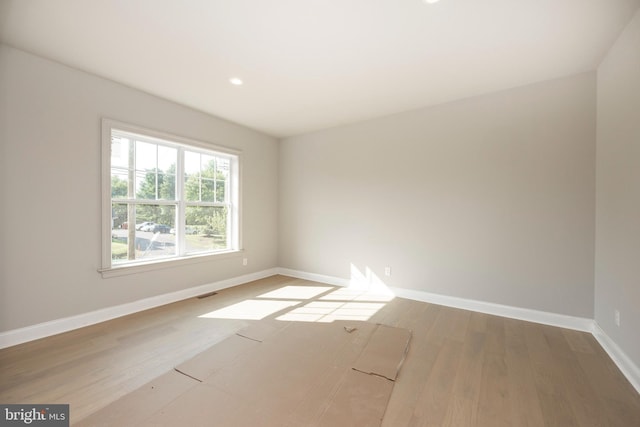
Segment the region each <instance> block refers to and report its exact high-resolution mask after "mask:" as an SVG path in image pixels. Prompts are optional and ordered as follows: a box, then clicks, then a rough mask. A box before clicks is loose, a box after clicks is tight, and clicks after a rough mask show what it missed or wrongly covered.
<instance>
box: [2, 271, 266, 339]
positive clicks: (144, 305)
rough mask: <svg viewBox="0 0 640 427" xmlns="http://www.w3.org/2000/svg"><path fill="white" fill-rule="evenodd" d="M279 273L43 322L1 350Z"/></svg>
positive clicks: (17, 332) (12, 334)
mask: <svg viewBox="0 0 640 427" xmlns="http://www.w3.org/2000/svg"><path fill="white" fill-rule="evenodd" d="M275 274H278V269H277V268H271V269H268V270H262V271H258V272H256V273H250V274H245V275H243V276H238V277H232V278H230V279H225V280H220V281H218V282H213V283H207V284H206V285H201V286H196V287H193V288H188V289H183V290H180V291H176V292H171V293H168V294H163V295H157V296H154V297H149V298H145V299H141V300H138V301H133V302H130V303H126V304H122V305H117V306H114V307H107V308H103V309H100V310H96V311H91V312H89V313H83V314H79V315H76V316H71V317H66V318H63V319H56V320H52V321H50V322H44V323H39V324H37V325H33V326H27V327H24V328H20V329H14V330H11V331H6V332H1V333H0V349H1V348H6V347H11V346H14V345H17V344H22V343H25V342H27V341H33V340H37V339H40V338H44V337H48V336H51V335H56V334H60V333H62V332H67V331H71V330H73V329H78V328H81V327H83V326H88V325H93V324H96V323H100V322H104V321H106V320H111V319H115V318H116V317H121V316H126V315H127V314H132V313H137V312H139V311H142V310H148V309H150V308H154V307H158V306H161V305H165V304H170V303H172V302H176V301H181V300H183V299H187V298H192V297H195V296H198V295H202V294H206V293H208V292H214V291H219V290H221V289H225V288H230V287H232V286H237V285H241V284H243V283H248V282H251V281H254V280H259V279H264V278H265V277H269V276H273V275H275Z"/></svg>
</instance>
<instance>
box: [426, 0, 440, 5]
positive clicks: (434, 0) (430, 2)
mask: <svg viewBox="0 0 640 427" xmlns="http://www.w3.org/2000/svg"><path fill="white" fill-rule="evenodd" d="M439 1H440V0H424V2H425V3H427V4H434V3H438V2H439Z"/></svg>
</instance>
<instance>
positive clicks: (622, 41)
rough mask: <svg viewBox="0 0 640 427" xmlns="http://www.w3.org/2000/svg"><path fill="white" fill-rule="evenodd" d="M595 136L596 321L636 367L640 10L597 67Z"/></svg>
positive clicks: (639, 344) (639, 346) (639, 354)
mask: <svg viewBox="0 0 640 427" xmlns="http://www.w3.org/2000/svg"><path fill="white" fill-rule="evenodd" d="M597 135H598V136H597V141H598V143H597V147H598V148H597V150H598V151H597V153H598V156H597V159H598V162H597V193H596V199H597V210H596V288H595V289H596V312H595V319H596V321H597V322H598V324H599V325H600V326H601V327H602V329H604V331H605V332H606V333H607V335H609V337H611V338H612V339H613V340H614V341H615V342H616V343H617V344H618V345H619V346H620V347H621V348H622V350H624V352H625V353H626V354H627V356H629V357H630V358H631V360H632V361H633V362H634V363H635V364H636V366H640V338H639V337H640V332H638V326H640V10H639V11H638V12H636V14H635V16H634V18H633V20H632V21H631V23H630V24H629V25H628V26H627V28H626V29H625V30H624V32H623V33H622V34H621V36H620V38H619V39H618V41H617V42H616V43H615V44H614V46H613V47H612V48H611V50H610V51H609V53H608V54H607V56H606V57H605V59H604V61H603V62H602V64H601V65H600V67H599V68H598V132H597ZM616 309H617V310H619V311H620V314H621V316H620V327H617V326H616V325H615V323H614V314H613V313H614V310H616Z"/></svg>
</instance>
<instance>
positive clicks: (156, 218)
mask: <svg viewBox="0 0 640 427" xmlns="http://www.w3.org/2000/svg"><path fill="white" fill-rule="evenodd" d="M126 127H127V126H122V127H115V126H107V129H106V130H105V131H104V134H105V139H108V141H105V142H104V143H105V144H107V145H108V147H106V148H108V151H106V150H103V152H105V153H110V155H109V156H105V157H107V158H108V159H109V162H108V164H107V165H103V170H105V171H108V174H109V176H108V178H107V177H105V178H107V179H106V183H107V186H108V187H109V188H108V191H105V193H106V194H107V195H108V198H109V208H110V212H111V213H110V227H108V228H109V229H110V233H109V244H105V245H104V248H103V250H104V251H105V252H106V253H105V254H104V255H103V264H104V268H105V269H109V268H112V267H122V266H128V265H136V264H141V263H145V262H147V261H158V260H162V259H176V258H182V257H188V256H191V255H206V254H216V253H220V252H228V251H233V250H238V249H239V209H238V199H239V197H238V189H239V182H238V181H239V156H238V154H237V153H236V152H233V151H232V150H228V151H227V150H225V151H223V150H210V149H207V148H204V147H205V146H206V145H205V144H202V143H194V144H188V143H185V142H184V140H182V138H177V137H167V138H158V137H157V136H155V135H153V133H152V132H150V134H149V135H145V134H142V133H139V132H137V130H138V129H136V131H133V132H132V131H131V130H128V129H126ZM190 142H193V141H190ZM179 177H181V178H179ZM105 189H106V186H105ZM104 229H107V227H106V226H105V227H104Z"/></svg>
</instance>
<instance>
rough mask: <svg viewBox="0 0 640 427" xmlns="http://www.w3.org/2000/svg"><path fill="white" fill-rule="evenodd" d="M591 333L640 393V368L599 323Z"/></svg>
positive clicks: (594, 324) (595, 324) (594, 325)
mask: <svg viewBox="0 0 640 427" xmlns="http://www.w3.org/2000/svg"><path fill="white" fill-rule="evenodd" d="M591 333H592V334H593V336H594V337H595V339H596V340H598V342H599V343H600V345H601V346H602V348H603V349H604V351H606V352H607V354H608V355H609V357H610V358H611V360H613V362H614V363H615V364H616V366H618V369H620V371H621V372H622V373H623V374H624V376H625V377H627V379H628V380H629V382H630V383H631V385H632V386H633V387H634V388H635V389H636V391H637V392H638V393H640V367H638V365H636V364H635V363H633V361H632V360H631V359H630V358H629V356H627V354H626V353H625V352H624V351H623V350H622V349H621V348H620V347H618V344H616V343H615V342H614V341H613V340H612V339H611V338H610V337H609V335H607V333H606V332H605V331H604V330H602V328H600V325H598V323H596V322H594V323H593V331H592V332H591Z"/></svg>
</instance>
